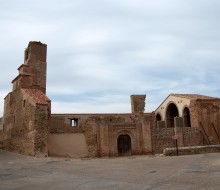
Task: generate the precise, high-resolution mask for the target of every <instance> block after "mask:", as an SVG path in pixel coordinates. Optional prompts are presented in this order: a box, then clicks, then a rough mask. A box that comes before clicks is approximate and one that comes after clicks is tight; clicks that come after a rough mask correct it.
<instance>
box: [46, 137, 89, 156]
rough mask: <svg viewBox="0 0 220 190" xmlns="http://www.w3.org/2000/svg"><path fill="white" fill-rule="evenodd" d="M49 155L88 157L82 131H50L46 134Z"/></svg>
mask: <svg viewBox="0 0 220 190" xmlns="http://www.w3.org/2000/svg"><path fill="white" fill-rule="evenodd" d="M48 154H49V156H59V157H64V156H65V157H72V158H82V157H88V151H87V145H86V140H85V136H84V134H82V133H58V134H57V133H51V134H49V136H48Z"/></svg>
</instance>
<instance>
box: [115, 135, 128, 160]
mask: <svg viewBox="0 0 220 190" xmlns="http://www.w3.org/2000/svg"><path fill="white" fill-rule="evenodd" d="M117 147H118V155H119V156H130V155H131V137H130V136H129V135H119V137H118V139H117Z"/></svg>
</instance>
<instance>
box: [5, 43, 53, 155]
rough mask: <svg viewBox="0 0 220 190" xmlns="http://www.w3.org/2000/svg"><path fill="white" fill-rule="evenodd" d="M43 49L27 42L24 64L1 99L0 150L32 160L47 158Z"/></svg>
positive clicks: (44, 49) (46, 101) (44, 53)
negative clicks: (0, 138)
mask: <svg viewBox="0 0 220 190" xmlns="http://www.w3.org/2000/svg"><path fill="white" fill-rule="evenodd" d="M46 49H47V46H46V45H45V44H42V43H40V42H30V43H29V45H28V48H27V49H26V51H25V59H24V64H22V65H21V66H20V67H19V68H18V70H19V74H18V76H17V77H16V78H15V79H14V80H13V81H12V83H13V88H12V92H10V93H9V94H8V95H7V96H6V97H5V102H4V115H3V122H4V124H3V125H4V130H3V148H4V149H6V150H10V151H16V152H19V153H22V154H27V155H33V156H42V155H43V156H47V134H48V121H49V117H50V106H51V105H50V100H49V99H48V98H47V97H46V95H45V92H46Z"/></svg>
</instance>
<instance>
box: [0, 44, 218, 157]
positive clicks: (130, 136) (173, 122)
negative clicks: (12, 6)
mask: <svg viewBox="0 0 220 190" xmlns="http://www.w3.org/2000/svg"><path fill="white" fill-rule="evenodd" d="M46 55H47V45H46V44H43V43H41V42H30V43H29V45H28V47H27V49H26V50H25V57H24V64H22V65H21V66H20V67H19V68H18V71H19V74H18V76H17V77H16V78H15V79H14V80H13V81H12V84H13V86H12V91H11V92H10V93H9V94H8V95H7V96H6V97H5V104H4V115H3V118H2V119H0V125H1V126H3V127H2V128H3V130H2V134H1V129H0V136H1V138H0V141H1V139H2V146H3V148H4V149H6V150H10V151H16V152H19V153H22V154H27V155H32V156H47V155H48V142H49V143H52V144H54V145H55V144H56V146H57V148H59V143H62V139H60V138H62V137H63V138H65V137H67V136H68V134H71V135H69V136H68V138H69V140H68V141H65V143H66V144H67V145H68V147H65V151H68V150H69V151H70V152H71V154H68V152H65V151H63V154H64V155H63V156H65V155H74V157H75V156H76V157H77V155H75V154H77V152H80V155H83V156H89V157H105V156H119V155H137V154H161V153H163V150H164V149H166V148H173V147H175V143H176V141H175V139H173V138H174V137H175V138H177V143H178V146H180V147H192V146H201V145H215V144H220V99H219V98H212V97H208V96H201V95H195V94H170V95H169V96H168V97H167V98H166V99H165V100H164V101H163V102H162V103H161V105H160V106H159V107H158V108H157V109H156V110H155V111H154V112H152V113H145V104H146V102H145V99H146V95H131V97H130V99H131V113H124V114H51V102H50V99H49V98H48V97H47V96H46V69H47V63H46ZM1 123H2V124H1ZM50 134H51V136H50ZM59 134H60V135H59ZM49 136H50V137H51V138H50V141H48V138H49ZM52 137H53V138H52ZM55 137H56V138H55ZM70 137H73V138H74V137H77V138H78V139H79V140H80V142H82V143H83V144H82V145H80V144H79V143H78V144H77V142H76V141H74V140H71V139H70ZM52 139H59V143H58V142H56V143H54V142H52ZM85 145H86V148H85ZM50 147H51V146H50ZM60 147H62V146H60ZM80 147H81V148H82V150H81V151H80V150H79V151H71V150H73V149H80ZM52 148H53V147H52ZM52 148H51V150H53V151H52V152H55V153H56V151H55V150H56V149H55V148H53V149H52ZM85 149H86V150H85ZM205 150H206V149H205ZM58 152H59V151H58ZM60 152H62V151H60ZM64 152H65V153H64ZM85 154H87V155H85ZM51 156H53V155H51ZM59 156H60V155H59Z"/></svg>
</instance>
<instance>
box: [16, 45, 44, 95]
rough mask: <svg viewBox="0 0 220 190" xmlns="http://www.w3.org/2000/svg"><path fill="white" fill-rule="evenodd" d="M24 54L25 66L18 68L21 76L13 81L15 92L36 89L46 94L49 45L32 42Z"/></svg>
mask: <svg viewBox="0 0 220 190" xmlns="http://www.w3.org/2000/svg"><path fill="white" fill-rule="evenodd" d="M24 54H25V55H24V64H22V65H21V66H20V67H19V68H18V71H19V75H18V76H17V77H16V78H15V79H14V80H13V81H12V83H13V90H16V89H18V88H34V89H40V90H41V91H42V92H43V93H44V94H46V68H47V62H46V59H47V45H46V44H43V43H41V42H36V41H31V42H29V44H28V47H27V48H26V50H25V53H24Z"/></svg>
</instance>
